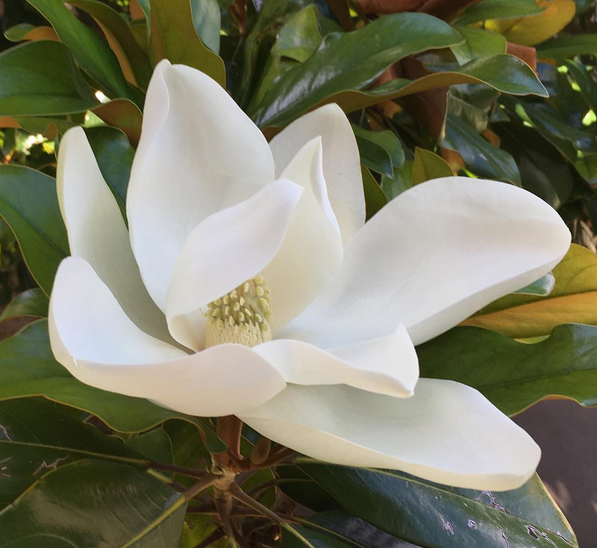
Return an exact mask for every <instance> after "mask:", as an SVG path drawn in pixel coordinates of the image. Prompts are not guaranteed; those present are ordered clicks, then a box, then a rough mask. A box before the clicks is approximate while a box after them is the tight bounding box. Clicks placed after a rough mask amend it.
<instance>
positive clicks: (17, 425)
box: [0, 398, 149, 509]
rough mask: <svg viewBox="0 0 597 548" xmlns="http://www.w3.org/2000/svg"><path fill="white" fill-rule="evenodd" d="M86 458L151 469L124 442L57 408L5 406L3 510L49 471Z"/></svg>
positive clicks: (28, 403) (0, 450)
mask: <svg viewBox="0 0 597 548" xmlns="http://www.w3.org/2000/svg"><path fill="white" fill-rule="evenodd" d="M86 458H99V459H108V460H115V461H119V462H124V463H131V464H136V465H139V466H147V465H148V464H149V463H148V461H147V459H144V458H143V456H141V455H140V454H138V453H137V452H135V451H133V450H132V449H129V448H127V447H126V445H124V443H122V442H121V441H120V440H119V439H117V438H114V437H110V436H106V435H104V434H101V433H100V432H99V431H98V430H96V429H95V428H94V427H92V426H89V425H87V424H83V423H82V422H80V421H78V420H76V419H74V418H71V417H70V416H69V415H68V414H67V413H65V412H64V411H63V410H61V409H59V408H58V407H57V406H56V405H55V404H51V403H50V402H47V401H44V400H41V399H35V398H25V399H16V400H8V401H2V402H0V481H1V482H2V489H1V490H0V509H3V508H5V507H6V506H7V505H9V504H11V503H13V502H14V501H15V500H16V499H17V497H18V496H19V495H21V493H23V492H24V491H25V490H26V489H27V488H28V487H29V486H30V485H31V484H33V483H34V482H35V481H36V480H38V479H39V478H41V477H42V476H43V475H44V474H45V473H46V472H47V471H48V470H55V469H56V468H57V467H58V466H62V465H64V464H68V463H72V462H74V461H76V460H79V459H86Z"/></svg>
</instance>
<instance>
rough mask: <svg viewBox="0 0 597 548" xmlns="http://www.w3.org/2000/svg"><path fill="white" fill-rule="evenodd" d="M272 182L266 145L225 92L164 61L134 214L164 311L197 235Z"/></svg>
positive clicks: (148, 276)
mask: <svg viewBox="0 0 597 548" xmlns="http://www.w3.org/2000/svg"><path fill="white" fill-rule="evenodd" d="M273 180H274V167H273V160H272V155H271V152H270V149H269V147H268V145H267V142H266V141H265V138H264V137H263V135H262V134H261V132H260V131H259V129H258V128H257V127H256V126H255V125H254V124H253V122H251V120H250V119H249V118H248V117H247V116H246V115H245V114H244V113H243V112H242V110H241V109H240V108H239V107H238V106H237V105H236V103H235V102H234V101H233V100H232V98H231V97H230V96H229V95H228V94H227V93H226V91H225V90H224V89H222V88H221V87H220V86H219V85H218V84H217V83H216V82H215V81H214V80H212V79H211V78H209V77H208V76H206V75H205V74H203V73H201V72H199V71H197V70H195V69H192V68H190V67H187V66H184V65H174V66H172V65H170V63H169V62H168V61H165V60H164V61H161V62H160V63H159V64H158V65H157V67H156V69H155V71H154V74H153V77H152V79H151V82H150V85H149V89H148V92H147V99H146V102H145V112H144V116H143V131H142V134H141V141H140V143H139V148H138V150H137V153H136V155H135V160H134V162H133V168H132V172H131V182H130V185H129V189H128V197H127V214H128V219H129V227H130V231H131V238H132V244H133V250H134V252H135V256H136V257H137V262H138V263H139V267H140V269H141V275H142V276H143V280H144V281H145V284H146V286H147V289H148V290H149V293H150V294H151V296H152V297H153V299H154V300H155V301H156V303H157V304H158V306H159V307H160V308H161V309H162V310H164V309H165V304H166V291H167V288H168V285H169V283H170V278H171V276H172V272H173V270H174V265H175V264H176V259H177V257H178V254H179V252H180V250H181V248H182V246H183V244H184V242H185V241H186V239H187V237H188V235H189V234H190V233H191V231H192V230H193V229H194V228H195V227H196V226H197V225H198V224H199V222H200V221H202V220H203V219H205V218H207V217H208V216H209V215H212V214H213V213H215V212H217V211H219V210H221V209H224V208H226V207H230V206H232V205H235V204H238V203H240V202H242V201H243V200H246V199H247V198H248V197H250V196H252V195H253V194H254V193H255V192H257V191H258V190H259V189H261V188H262V187H263V186H265V185H266V184H267V183H270V182H271V181H273Z"/></svg>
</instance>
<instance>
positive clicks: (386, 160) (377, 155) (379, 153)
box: [356, 135, 394, 177]
mask: <svg viewBox="0 0 597 548" xmlns="http://www.w3.org/2000/svg"><path fill="white" fill-rule="evenodd" d="M356 140H357V146H358V147H359V154H360V157H361V164H363V165H364V166H366V167H368V168H369V169H371V170H372V171H375V172H376V173H381V174H382V175H386V176H388V177H391V176H392V175H393V173H394V168H393V167H392V158H390V155H389V154H388V152H387V151H386V150H385V149H384V148H383V147H381V146H380V145H378V144H377V143H374V142H373V141H370V140H369V139H365V138H363V137H359V135H356Z"/></svg>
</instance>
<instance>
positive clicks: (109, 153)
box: [85, 126, 135, 213]
mask: <svg viewBox="0 0 597 548" xmlns="http://www.w3.org/2000/svg"><path fill="white" fill-rule="evenodd" d="M85 133H86V134H87V139H88V140H89V144H90V145H91V148H92V150H93V154H94V155H95V158H96V160H97V163H98V165H99V168H100V171H101V172H102V175H103V176H104V179H105V180H106V183H108V186H109V187H110V189H111V190H112V192H113V193H114V196H115V197H116V200H117V201H118V202H119V204H120V206H121V208H122V210H123V213H124V206H125V204H126V191H127V188H128V184H129V176H130V173H131V165H132V163H133V157H134V155H135V151H134V150H133V147H132V146H131V144H130V143H129V140H128V138H127V136H126V135H125V134H124V133H123V132H122V131H121V130H119V129H117V128H113V127H101V126H100V127H94V128H86V129H85Z"/></svg>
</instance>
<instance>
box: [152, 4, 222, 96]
mask: <svg viewBox="0 0 597 548" xmlns="http://www.w3.org/2000/svg"><path fill="white" fill-rule="evenodd" d="M150 4H151V32H150V43H151V51H152V55H153V62H154V63H157V62H158V61H160V60H161V59H168V60H169V61H170V62H171V63H180V64H182V65H188V66H190V67H193V68H196V69H198V70H200V71H201V72H204V73H205V74H207V75H209V76H211V77H212V78H213V79H214V80H216V81H217V82H219V83H220V85H221V86H222V87H225V85H226V68H225V66H224V61H222V59H220V57H218V55H216V54H215V53H214V52H213V51H211V50H210V49H209V48H207V47H205V45H204V44H203V42H201V39H200V38H199V36H198V35H197V31H196V30H195V27H194V25H193V17H192V13H191V3H190V0H175V1H174V2H172V0H151V1H150Z"/></svg>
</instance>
